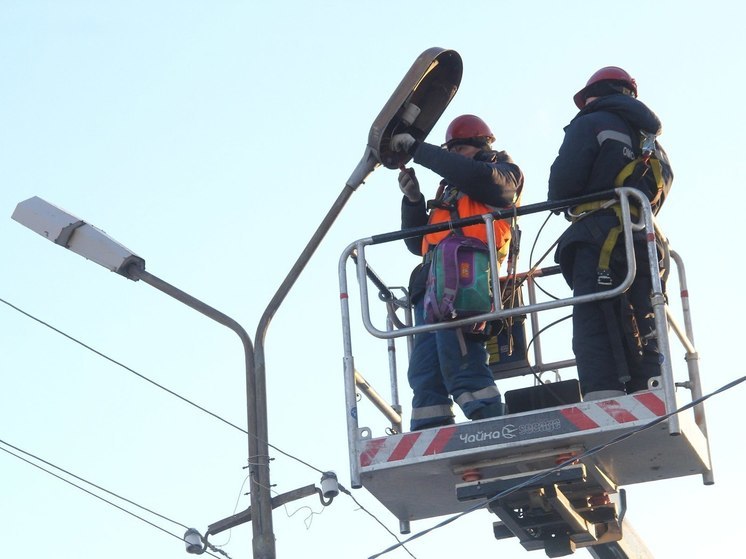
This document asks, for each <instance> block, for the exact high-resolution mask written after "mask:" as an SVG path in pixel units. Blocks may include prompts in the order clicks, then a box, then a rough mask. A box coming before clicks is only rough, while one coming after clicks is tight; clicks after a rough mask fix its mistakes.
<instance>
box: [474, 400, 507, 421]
mask: <svg viewBox="0 0 746 559" xmlns="http://www.w3.org/2000/svg"><path fill="white" fill-rule="evenodd" d="M504 414H505V410H504V408H503V405H502V403H500V402H495V403H494V404H487V405H486V406H482V407H481V408H479V409H478V410H476V411H474V412H472V414H471V415H470V416H469V419H471V420H474V419H487V418H489V417H500V416H501V415H504Z"/></svg>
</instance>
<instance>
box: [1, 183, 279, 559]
mask: <svg viewBox="0 0 746 559" xmlns="http://www.w3.org/2000/svg"><path fill="white" fill-rule="evenodd" d="M11 217H12V218H13V219H14V220H16V221H17V222H19V223H20V224H21V225H24V226H25V227H28V228H29V229H31V230H32V231H35V232H36V233H39V234H40V235H41V236H43V237H46V238H47V239H49V240H50V241H52V242H54V243H55V244H58V245H61V246H63V247H65V248H67V249H69V250H71V251H73V252H75V253H77V254H80V255H81V256H83V257H85V258H87V259H88V260H91V261H93V262H95V263H96V264H100V265H101V266H103V267H104V268H107V269H108V270H111V271H112V272H115V273H117V274H119V275H121V276H124V277H126V278H128V279H131V280H133V281H137V280H142V281H144V282H145V283H147V284H149V285H151V286H153V287H155V288H156V289H158V290H160V291H162V292H163V293H166V294H167V295H170V296H171V297H173V298H174V299H176V300H178V301H180V302H181V303H184V304H185V305H188V306H190V307H192V308H193V309H195V310H197V311H199V312H201V313H202V314H204V315H205V316H207V317H209V318H211V319H213V320H215V321H216V322H219V323H220V324H222V325H224V326H227V327H228V328H230V329H231V330H233V331H234V332H235V333H236V334H238V336H239V338H241V342H242V343H243V348H244V360H245V365H246V398H247V406H246V407H247V422H248V433H249V441H248V443H249V471H250V472H251V475H250V489H251V506H252V510H253V511H261V512H257V513H256V514H253V515H252V519H251V520H252V527H253V536H254V539H253V547H254V557H255V558H257V559H259V558H261V559H265V558H266V559H273V558H274V556H275V555H274V534H273V533H272V514H271V510H272V506H271V496H270V489H269V487H270V483H269V460H268V454H269V448H268V442H267V436H266V433H267V415H266V409H267V407H266V402H265V401H264V400H265V399H266V393H265V391H264V388H263V386H262V389H261V390H257V382H256V374H255V369H254V348H253V344H252V343H251V338H250V337H249V335H248V334H247V333H246V330H244V329H243V327H241V325H240V324H238V323H237V322H236V321H235V320H233V319H232V318H230V317H229V316H227V315H225V314H223V313H222V312H220V311H218V310H216V309H214V308H212V307H210V306H209V305H207V304H205V303H203V302H202V301H199V300H198V299H195V298H194V297H192V296H191V295H189V294H187V293H185V292H183V291H181V290H180V289H177V288H176V287H174V286H173V285H170V284H169V283H166V282H165V281H163V280H162V279H160V278H158V277H156V276H154V275H152V274H150V273H148V272H146V271H145V260H144V259H143V258H141V257H140V256H138V255H137V254H135V253H134V252H132V251H131V250H129V249H128V248H127V247H125V246H123V245H122V244H120V243H118V242H117V241H115V240H114V239H112V238H111V237H109V236H108V235H107V234H106V233H104V232H103V231H101V230H100V229H98V228H96V227H94V226H93V225H91V224H89V223H86V222H85V221H83V220H82V219H79V218H77V217H75V216H73V215H71V214H69V213H67V212H66V211H64V210H62V209H60V208H58V207H56V206H54V205H52V204H50V203H49V202H46V201H45V200H42V199H41V198H38V197H33V198H29V199H28V200H25V201H23V202H21V203H19V204H18V205H17V206H16V209H15V211H14V212H13V215H12V216H11ZM260 401H261V405H260ZM260 411H261V413H260ZM260 433H263V435H260ZM263 511H269V512H267V513H264V512H263Z"/></svg>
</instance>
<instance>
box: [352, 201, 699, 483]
mask: <svg viewBox="0 0 746 559" xmlns="http://www.w3.org/2000/svg"><path fill="white" fill-rule="evenodd" d="M599 200H611V203H614V204H619V206H620V208H621V213H620V217H621V219H620V221H621V225H622V238H623V240H624V252H625V257H626V261H627V263H628V266H627V274H626V276H625V277H624V279H623V280H622V282H621V283H620V284H619V285H618V286H617V287H615V288H613V289H609V290H606V291H601V292H598V293H593V294H588V295H581V296H570V297H565V298H558V299H556V300H549V301H538V298H537V295H536V291H535V281H534V280H535V278H536V277H539V276H542V277H545V276H547V275H551V274H556V273H557V272H558V271H559V270H558V268H557V267H556V266H553V267H551V268H547V269H544V270H541V269H532V270H529V271H528V272H523V273H521V274H516V275H515V277H516V278H519V279H522V280H523V282H524V283H525V285H526V286H527V290H528V304H525V305H519V306H515V307H512V308H501V305H500V301H501V292H500V276H499V269H498V263H497V260H496V257H495V255H496V252H497V251H496V250H495V240H494V238H493V237H492V236H491V235H488V236H487V237H488V243H487V244H488V246H489V248H490V254H491V261H490V272H491V278H492V292H493V293H492V295H493V298H494V299H493V303H494V305H493V308H494V309H495V310H494V311H493V312H489V313H485V314H482V315H479V316H474V317H470V318H463V319H457V320H453V321H449V322H444V323H438V324H426V325H419V326H414V325H413V324H412V313H411V309H410V308H409V305H408V294H407V293H406V290H404V291H405V292H404V296H403V297H402V298H397V297H396V296H395V295H394V293H393V291H392V290H391V289H390V288H388V287H387V286H386V283H385V282H384V281H383V280H382V279H381V278H380V277H379V276H378V275H377V274H376V273H375V272H373V270H372V268H371V267H370V265H369V264H368V263H367V261H366V247H369V246H372V245H378V244H383V243H388V242H393V241H399V240H402V239H405V238H408V237H414V236H420V235H425V234H428V233H433V232H437V231H444V230H446V229H451V228H453V227H465V226H468V225H474V224H479V223H484V224H485V225H486V227H487V230H488V231H490V230H491V225H492V222H493V221H494V220H495V219H510V218H513V217H515V216H525V215H529V214H536V213H541V212H555V213H559V212H561V211H563V210H565V209H566V208H570V207H574V206H578V205H581V204H584V203H587V202H595V201H599ZM631 203H632V204H634V206H636V207H637V208H639V209H640V212H639V218H638V219H637V221H632V216H631V213H630V204H631ZM638 231H641V232H644V233H645V235H644V238H645V241H644V242H645V244H646V248H647V256H648V259H647V260H648V262H649V263H650V277H651V280H652V294H651V304H652V307H653V311H654V313H655V331H656V333H657V338H658V349H659V353H660V355H661V364H660V367H661V371H660V372H661V374H660V379H661V382H660V388H661V389H662V396H663V400H664V402H665V405H666V410H667V412H670V411H673V410H675V409H676V396H675V390H676V387H677V386H678V387H683V388H687V389H689V390H690V391H691V395H692V399H696V398H698V397H700V396H701V395H702V392H701V383H700V381H699V367H698V355H697V352H696V350H695V347H694V340H693V331H692V323H691V315H690V309H689V302H688V294H687V288H686V275H685V270H684V266H683V262H682V260H681V258H680V257H679V256H678V254H676V253H675V252H673V251H670V252H669V249H668V242H667V240H666V239H665V237H664V236H663V235H662V233H661V232H660V231H659V230H658V229H657V228H656V224H655V220H654V217H653V212H652V209H651V206H650V203H649V201H648V199H647V198H646V197H645V196H644V195H643V194H642V193H641V192H640V191H638V190H636V189H632V188H618V189H615V190H614V191H608V192H605V193H599V194H597V195H589V196H583V197H579V198H574V199H571V200H564V201H561V202H544V203H540V204H533V205H527V206H523V207H521V208H510V209H505V210H497V211H495V212H492V213H490V214H485V215H481V216H473V217H470V218H465V219H461V220H457V221H453V222H446V223H441V224H435V225H426V226H423V227H416V228H411V229H406V230H401V231H396V232H392V233H385V234H381V235H374V236H372V237H367V238H363V239H359V240H357V241H355V242H353V243H351V244H350V245H349V246H348V247H347V248H346V249H345V250H344V252H343V253H342V255H341V257H340V260H339V285H340V302H341V312H342V335H343V346H344V357H343V364H344V380H345V401H346V408H347V414H346V415H347V434H348V442H349V445H350V471H351V478H352V479H351V482H352V485H353V487H360V486H361V484H360V474H359V464H358V460H357V454H358V453H357V445H358V442H359V440H360V439H361V438H367V437H368V436H370V435H371V433H368V432H366V429H360V427H359V424H358V419H359V418H358V414H357V398H356V391H357V390H360V391H361V392H362V393H363V394H365V395H366V396H369V397H370V395H374V397H373V398H372V399H371V401H372V402H373V403H374V405H375V406H376V407H377V408H378V409H379V410H380V411H381V412H382V413H383V414H384V415H385V416H386V417H387V418H388V419H389V420H390V421H391V430H392V432H401V429H402V426H401V423H402V419H401V412H402V407H401V405H400V403H399V398H398V389H397V379H396V362H395V359H394V354H395V346H394V341H395V339H397V338H401V337H406V338H407V340H408V342H409V343H410V346H409V347H410V348H411V340H412V336H413V335H415V334H417V333H419V332H429V331H436V330H441V329H449V328H454V327H458V326H464V325H467V324H473V323H476V322H482V321H494V320H500V319H506V318H509V317H516V316H519V315H526V316H529V317H530V319H531V320H530V323H531V329H532V332H533V334H534V338H533V340H532V343H533V360H534V364H533V365H531V372H535V373H538V372H544V371H550V370H558V369H561V368H568V367H572V366H574V365H575V360H574V359H566V360H561V361H553V362H549V363H544V362H543V356H542V351H541V343H540V336H538V335H537V333H538V332H539V331H540V324H539V316H540V314H541V313H543V312H545V311H550V310H554V309H559V308H563V307H572V306H573V305H577V304H582V303H587V302H595V301H599V300H603V299H609V298H613V297H617V296H618V295H620V294H622V293H623V292H625V291H626V290H627V289H628V288H629V287H630V285H631V284H632V282H633V281H634V278H635V274H636V272H637V270H636V259H635V252H634V242H635V241H634V240H633V233H634V232H638ZM659 246H661V247H663V251H664V254H663V258H664V260H665V261H668V260H669V259H672V260H673V261H674V262H675V264H676V269H677V272H678V278H679V285H680V287H681V294H682V312H683V316H684V327H683V328H682V327H680V326H679V325H678V323H677V322H676V321H675V319H674V317H673V316H672V313H671V309H670V307H669V306H668V305H667V303H666V298H665V294H664V293H663V281H662V279H661V276H660V273H659V269H658V262H659V254H658V247H659ZM351 259H352V260H354V262H355V271H356V279H357V284H358V288H359V297H360V311H361V315H362V321H363V325H364V327H365V329H366V330H367V331H368V332H369V333H370V334H371V335H372V336H374V337H376V338H380V339H385V340H387V343H388V346H387V347H388V350H389V365H390V372H391V378H390V380H391V390H392V401H391V404H387V403H386V401H385V399H384V398H382V397H381V395H380V394H379V393H378V392H376V391H375V390H374V389H373V388H372V386H370V384H369V383H368V382H367V381H366V380H365V379H363V378H362V376H361V375H360V373H359V372H357V370H356V369H355V364H354V357H353V353H352V334H351V327H350V307H349V295H348V283H347V268H348V263H349V261H350V260H351ZM369 283H371V284H373V285H374V286H375V287H377V288H378V290H379V299H380V300H382V301H384V302H385V303H386V305H387V307H388V311H389V312H388V313H387V318H386V328H385V329H381V328H377V327H376V326H375V325H374V324H373V321H372V319H371V311H370V293H369V289H368V284H369ZM396 308H402V309H404V311H405V312H404V315H405V320H404V322H401V321H399V320H397V319H396V318H395V316H394V315H395V312H394V311H395V310H396ZM669 328H671V329H672V330H673V331H674V333H675V334H676V335H677V337H678V338H679V340H680V341H681V343H682V345H683V347H684V349H685V351H686V362H687V366H688V373H689V380H688V382H685V383H675V381H674V375H673V369H672V359H671V348H670V343H669V337H668V332H669ZM695 421H696V423H697V425H698V426H699V428H700V430H701V431H702V432H703V434H704V435H705V437H706V436H707V428H706V420H705V415H704V409H703V407H702V405H701V404H700V405H698V406H696V407H695ZM668 429H669V433H670V434H672V435H676V434H678V433H680V426H679V421H678V416H677V415H674V416H672V417H671V418H670V419H669V422H668ZM705 482H706V483H707V480H705Z"/></svg>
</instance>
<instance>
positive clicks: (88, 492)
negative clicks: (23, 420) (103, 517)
mask: <svg viewBox="0 0 746 559" xmlns="http://www.w3.org/2000/svg"><path fill="white" fill-rule="evenodd" d="M0 443H2V444H4V445H6V446H8V447H10V448H12V449H13V450H16V451H18V452H21V453H23V454H25V455H26V456H30V457H32V458H33V459H34V460H38V461H39V462H41V463H43V464H46V465H48V466H50V467H52V468H55V469H56V470H59V471H60V472H64V473H65V474H67V475H69V476H72V477H74V478H75V479H77V480H80V481H82V482H84V483H87V484H88V485H90V486H91V487H95V488H96V489H98V490H100V491H104V492H106V493H108V494H109V495H112V496H114V497H116V498H117V499H121V500H122V501H125V502H127V503H129V504H131V505H134V506H136V507H138V508H140V509H142V510H144V511H147V512H149V513H150V514H153V515H155V516H158V517H160V518H162V519H164V520H167V521H168V522H171V523H173V524H176V525H177V526H181V527H183V528H188V527H187V526H186V525H185V524H182V523H181V522H178V521H176V520H172V519H171V518H168V517H167V516H164V515H162V514H159V513H157V512H155V511H153V510H151V509H149V508H147V507H144V506H142V505H139V504H137V503H136V502H134V501H132V500H130V499H127V498H126V497H122V496H121V495H117V494H116V493H114V492H112V491H109V490H107V489H104V488H103V487H101V486H99V485H96V484H95V483H92V482H90V481H87V480H86V479H83V478H82V477H80V476H77V475H75V474H73V473H71V472H69V471H67V470H65V469H64V468H60V467H59V466H56V465H54V464H52V463H51V462H48V461H47V460H44V459H43V458H40V457H38V456H36V455H34V454H31V453H30V452H27V451H25V450H23V449H20V448H18V447H17V446H14V445H12V444H10V443H8V442H6V441H4V440H2V439H0ZM0 450H2V451H3V452H5V453H7V454H10V455H11V456H13V457H15V458H18V459H19V460H21V461H23V462H25V463H27V464H29V465H31V466H33V467H35V468H37V469H39V470H41V471H43V472H45V473H47V474H49V475H51V476H53V477H55V478H57V479H59V480H61V481H64V482H65V483H67V484H69V485H72V486H73V487H75V488H76V489H80V490H81V491H84V492H85V493H87V494H89V495H91V496H92V497H95V498H96V499H99V500H101V501H103V502H105V503H107V504H109V505H111V506H113V507H115V508H117V509H119V510H120V511H122V512H125V513H127V514H129V515H130V516H133V517H135V518H137V519H138V520H140V521H142V522H144V523H145V524H148V525H150V526H152V527H153V528H155V529H157V530H160V531H161V532H163V533H165V534H168V535H169V536H172V537H174V538H176V539H178V540H180V541H182V542H183V541H184V538H183V537H182V536H179V535H177V534H174V533H172V532H169V531H168V530H166V529H165V528H163V527H162V526H158V525H157V524H155V523H154V522H151V521H150V520H147V519H146V518H143V517H142V516H140V515H138V514H136V513H134V512H132V511H131V510H128V509H126V508H124V507H122V506H120V505H118V504H116V503H114V502H112V501H110V500H108V499H105V498H104V497H102V496H101V495H97V494H96V493H94V492H93V491H90V490H88V489H86V488H85V487H82V486H80V485H78V484H77V483H73V482H72V481H70V480H69V479H66V478H64V477H63V476H61V475H58V474H56V473H54V472H52V471H50V470H48V469H46V468H44V467H42V466H40V465H39V464H37V463H35V462H33V461H31V460H28V459H27V458H24V457H23V456H20V455H18V454H16V453H15V452H12V451H10V450H8V449H7V448H3V447H1V446H0ZM207 553H208V554H209V555H212V556H213V557H218V556H217V555H214V554H212V553H210V552H209V551H208V552H207Z"/></svg>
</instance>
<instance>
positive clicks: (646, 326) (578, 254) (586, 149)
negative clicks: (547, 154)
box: [549, 93, 673, 394]
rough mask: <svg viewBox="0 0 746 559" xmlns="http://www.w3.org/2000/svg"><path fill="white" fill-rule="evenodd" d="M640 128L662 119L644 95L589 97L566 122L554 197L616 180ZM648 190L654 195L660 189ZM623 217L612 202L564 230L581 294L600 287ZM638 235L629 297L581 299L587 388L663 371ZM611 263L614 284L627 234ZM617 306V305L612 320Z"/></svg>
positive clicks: (667, 174)
mask: <svg viewBox="0 0 746 559" xmlns="http://www.w3.org/2000/svg"><path fill="white" fill-rule="evenodd" d="M641 131H645V132H647V133H651V134H654V135H656V136H657V135H658V134H660V132H661V123H660V120H659V119H658V117H657V116H656V115H655V114H654V113H653V112H652V111H651V110H650V109H649V108H648V107H647V106H645V105H644V104H643V103H642V102H640V101H638V100H637V99H635V98H633V97H631V96H627V95H624V94H621V93H619V94H613V95H606V96H603V97H599V98H598V99H595V100H593V101H591V102H590V103H588V104H587V105H586V106H585V107H584V108H583V109H582V110H581V111H580V112H579V113H578V114H577V116H575V118H574V119H573V120H572V121H571V122H570V124H569V125H568V126H567V127H566V128H565V138H564V141H563V142H562V145H561V146H560V149H559V154H558V155H557V158H556V160H555V161H554V163H553V164H552V167H551V171H550V175H549V200H563V199H568V198H573V197H577V196H581V195H584V194H591V193H594V192H601V191H605V190H611V189H612V188H614V180H615V179H616V177H617V175H618V174H619V173H620V171H621V170H622V169H623V168H624V167H625V165H627V164H628V163H629V162H630V161H631V160H632V159H634V158H635V157H637V156H639V155H640V153H641V148H640V132H641ZM656 148H657V157H658V158H659V159H660V160H661V163H662V165H663V169H664V180H665V181H666V183H667V186H668V187H670V183H671V181H672V180H673V173H672V172H671V168H670V165H669V164H668V159H667V156H666V154H665V151H663V148H661V147H660V145H658V144H657V142H656ZM666 192H667V190H666ZM646 194H647V195H648V197H649V198H651V199H652V197H653V195H654V193H651V192H646ZM618 225H619V220H618V218H617V216H616V215H615V213H614V211H613V210H601V211H598V212H595V213H592V214H590V215H588V216H587V217H584V218H583V219H580V220H577V221H575V222H574V223H573V224H572V225H570V227H569V228H568V229H567V231H565V233H564V234H563V235H562V237H561V238H560V241H559V245H558V247H557V252H556V254H555V260H556V261H557V263H559V265H560V268H561V270H562V274H563V275H564V277H565V280H566V281H567V283H568V284H569V285H570V287H572V288H573V294H574V295H576V296H579V295H587V294H590V293H595V292H597V291H598V290H599V284H598V276H597V269H598V267H599V259H600V257H601V247H602V245H603V243H604V241H605V240H606V237H607V235H608V233H609V231H610V230H611V229H612V228H614V227H616V226H618ZM638 237H639V235H637V236H635V258H636V261H637V275H636V277H635V280H634V283H633V284H632V286H631V287H630V289H629V290H628V291H627V293H626V294H625V297H623V298H621V300H613V301H612V302H610V303H607V304H606V305H607V306H606V308H604V303H601V302H593V303H585V304H582V305H576V306H575V307H574V310H573V341H572V345H573V351H574V353H575V358H576V362H577V369H578V379H579V381H580V385H581V391H582V392H583V394H587V393H589V392H594V391H601V390H621V391H626V392H627V393H632V392H636V391H638V390H644V389H645V388H647V382H648V379H649V378H651V377H655V376H658V375H659V374H660V366H659V355H658V344H657V341H656V339H655V338H654V337H650V334H651V333H653V332H654V330H655V324H654V317H653V310H652V305H651V302H650V294H651V290H652V285H651V278H650V266H649V264H648V258H647V249H646V246H645V244H644V239H641V238H638ZM609 268H610V271H611V278H612V285H611V286H610V287H615V286H617V285H619V284H620V283H621V280H622V279H624V277H625V276H626V273H627V264H626V259H625V255H624V246H623V241H622V239H621V236H620V239H619V241H618V242H617V244H616V246H615V247H614V250H613V251H612V253H611V261H610V266H609ZM617 299H619V298H617ZM610 310H611V311H613V313H614V315H613V317H614V321H613V322H612V323H611V324H610V322H609V320H610V315H609V312H610ZM635 328H636V329H637V331H638V332H639V336H637V337H635V336H634V335H633V332H634V330H635ZM625 332H626V334H625ZM638 340H639V341H638ZM636 342H637V343H638V344H640V343H641V344H642V345H641V346H639V345H636ZM620 351H621V352H622V354H623V356H624V359H623V362H622V363H620V360H619V358H618V355H619V352H620ZM615 353H616V354H617V357H616V358H615ZM623 369H624V370H623ZM625 376H629V377H630V378H629V380H627V381H626V382H624V381H623V380H621V379H620V377H622V378H624V377H625Z"/></svg>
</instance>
